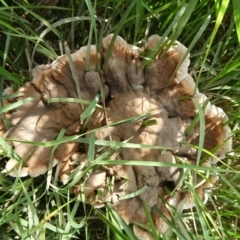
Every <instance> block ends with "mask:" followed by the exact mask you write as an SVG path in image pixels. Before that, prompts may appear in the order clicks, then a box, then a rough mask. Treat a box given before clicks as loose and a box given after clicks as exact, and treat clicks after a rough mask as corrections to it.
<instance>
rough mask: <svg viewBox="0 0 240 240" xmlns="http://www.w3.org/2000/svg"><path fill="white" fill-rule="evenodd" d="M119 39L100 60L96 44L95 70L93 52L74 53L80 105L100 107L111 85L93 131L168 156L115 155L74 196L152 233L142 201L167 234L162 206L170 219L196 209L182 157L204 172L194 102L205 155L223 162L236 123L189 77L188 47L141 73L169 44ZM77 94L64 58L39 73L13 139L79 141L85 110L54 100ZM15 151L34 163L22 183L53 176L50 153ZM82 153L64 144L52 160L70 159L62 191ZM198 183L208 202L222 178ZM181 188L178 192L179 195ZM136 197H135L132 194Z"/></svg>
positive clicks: (178, 47) (83, 160) (27, 148)
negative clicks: (148, 56)
mask: <svg viewBox="0 0 240 240" xmlns="http://www.w3.org/2000/svg"><path fill="white" fill-rule="evenodd" d="M112 40H113V35H108V36H107V37H105V38H104V39H103V41H102V45H101V46H102V49H101V51H100V53H97V52H96V47H95V46H91V48H90V50H91V51H90V57H89V59H90V64H88V65H89V69H88V71H87V72H86V71H85V69H86V59H87V58H86V54H87V48H86V47H83V48H81V49H80V50H79V51H78V52H76V53H74V54H73V55H72V60H73V62H74V66H75V70H76V73H77V77H78V81H79V85H80V89H81V94H82V96H81V97H82V98H83V99H86V100H92V99H93V98H94V96H95V95H96V93H97V92H98V91H99V89H100V83H101V82H102V83H103V84H105V89H106V91H105V95H106V96H107V95H109V96H108V100H107V101H105V102H104V105H105V106H106V109H105V110H104V109H103V108H97V109H96V110H95V112H94V113H93V116H92V118H91V120H90V122H89V123H88V125H87V131H92V130H94V129H97V128H98V130H96V131H95V132H96V138H97V139H98V140H109V141H117V142H122V141H128V142H129V143H134V144H145V145H152V146H161V147H164V149H165V150H164V151H162V150H161V149H160V148H153V147H152V148H137V147H136V148H134V147H133V148H124V147H123V148H120V149H119V150H118V151H116V152H115V153H114V154H110V155H109V157H110V158H111V161H112V165H110V166H100V167H98V168H95V169H93V170H92V172H91V174H90V175H87V176H83V177H82V178H81V180H80V181H79V184H78V186H76V187H75V188H74V192H75V193H76V194H79V192H80V191H81V192H83V193H84V194H85V199H86V201H87V202H88V203H90V204H92V205H93V206H95V207H103V206H104V203H106V202H111V203H112V204H113V206H114V207H115V209H116V210H117V211H118V212H119V213H120V215H121V216H122V217H123V219H124V220H125V221H126V222H127V223H130V222H133V221H135V222H139V223H142V224H147V225H148V219H147V217H146V213H145V210H144V207H143V201H144V202H145V204H146V206H147V208H148V210H149V212H150V214H151V216H152V219H153V222H154V224H155V226H156V229H157V230H158V231H159V232H165V231H166V230H167V229H168V224H167V222H166V220H164V219H163V218H162V217H161V216H160V215H159V214H158V213H157V212H156V211H155V208H158V209H159V211H161V212H162V213H163V215H165V217H166V219H169V220H171V213H170V211H169V209H168V207H169V206H172V207H176V208H178V207H181V208H182V209H188V208H191V207H193V206H194V205H195V202H194V197H193V196H192V194H191V193H190V192H186V191H181V186H180V187H179V184H182V183H181V178H182V176H183V174H184V171H185V170H184V168H178V167H176V166H174V164H176V163H179V159H181V160H182V161H185V162H187V163H188V164H192V165H196V164H197V154H198V152H197V148H196V147H194V146H198V144H199V139H200V135H201V134H203V133H202V130H200V128H201V124H202V122H200V121H196V123H195V124H194V125H193V126H192V123H193V120H194V119H195V120H196V119H197V114H198V108H197V107H196V104H195V102H197V103H198V104H200V105H201V106H203V109H202V112H203V115H204V123H205V131H204V143H203V148H204V149H206V150H208V151H214V153H215V155H216V156H217V157H218V158H224V157H225V155H226V153H227V152H228V151H230V149H231V138H230V136H231V130H230V128H229V127H228V126H226V125H225V122H226V121H227V120H228V118H227V116H226V114H225V113H224V112H223V110H222V109H220V108H218V107H216V106H214V105H211V104H210V103H207V102H206V99H207V98H206V96H205V95H203V94H201V93H199V91H198V89H197V88H196V86H195V83H194V81H193V79H192V77H191V76H190V75H189V74H188V65H189V62H190V61H189V54H188V53H187V48H186V47H184V46H183V45H182V44H180V43H179V42H175V43H174V45H173V46H171V47H169V48H168V49H167V48H163V51H162V52H160V53H159V54H158V55H157V57H156V58H155V59H153V61H152V62H151V63H150V65H149V66H146V67H143V66H142V62H143V58H142V56H143V55H144V52H145V51H148V50H149V49H154V48H156V47H157V46H158V42H159V41H160V40H161V38H160V37H159V36H152V37H151V38H150V39H149V40H148V42H147V43H146V45H145V48H143V49H140V48H138V47H135V46H132V45H129V44H128V43H127V42H126V41H125V40H124V39H122V38H121V37H117V38H116V39H115V41H114V44H113V46H112V48H111V47H110V46H111V42H112ZM96 66H100V69H96ZM76 88H77V84H76V83H75V81H74V78H73V77H72V73H71V70H70V67H69V63H68V60H67V57H66V56H61V57H59V58H58V59H57V60H56V61H55V62H53V63H52V64H51V65H43V66H38V67H37V68H36V69H35V72H34V78H33V81H32V82H31V85H30V86H28V87H27V88H26V90H25V93H24V98H26V97H29V96H35V99H34V100H33V101H32V102H30V103H27V104H25V105H23V106H22V107H20V108H19V109H17V110H16V112H14V113H12V123H13V124H14V127H12V128H11V129H9V130H8V132H7V133H6V134H5V136H6V137H7V138H11V139H19V140H27V141H38V142H43V141H50V140H54V139H56V137H57V136H58V133H59V132H60V130H61V129H62V128H65V129H66V134H67V135H73V134H77V133H79V132H80V130H81V129H82V122H81V121H80V115H81V113H82V111H83V110H84V109H82V108H81V105H80V104H78V103H69V102H66V103H50V104H48V100H49V99H50V98H52V97H54V98H55V97H57V98H60V97H64V98H65V97H68V98H69V97H70V98H78V97H79V96H78V94H77V90H76ZM143 114H146V118H145V119H143V118H139V119H138V120H136V121H128V122H124V123H123V124H115V125H114V124H113V123H116V122H120V121H123V120H125V119H131V118H134V117H136V116H139V115H143ZM146 123H152V124H146ZM107 124H108V126H106V125H107ZM104 126H105V127H104ZM13 145H14V147H15V150H16V152H17V153H18V154H19V155H20V156H21V157H23V158H24V160H25V162H26V164H27V167H25V168H22V169H23V172H22V174H21V175H24V174H27V173H29V174H30V176H38V175H39V174H43V173H44V172H46V170H47V166H48V163H49V161H50V157H51V152H52V148H51V147H49V148H45V147H38V148H35V147H34V146H32V145H28V144H25V143H16V142H13ZM78 147H79V145H78V143H76V142H70V143H64V144H62V145H60V146H59V147H58V148H57V150H56V151H55V153H54V158H53V160H54V163H55V164H56V163H57V162H59V161H62V167H61V171H60V178H61V180H62V181H63V182H64V183H67V182H68V181H69V179H68V177H69V175H70V174H71V173H72V171H75V168H76V166H81V168H77V169H78V171H79V172H78V174H77V175H76V176H75V177H77V176H78V175H79V174H83V170H84V169H85V168H86V167H87V166H88V160H87V155H86V151H84V150H82V151H77V149H78ZM102 151H108V149H105V150H102ZM102 153H103V152H100V153H99V154H102ZM201 158H202V159H204V162H203V163H201V164H202V165H203V166H211V165H212V164H215V163H216V161H217V160H216V159H217V158H213V157H209V156H208V155H207V154H206V153H205V152H203V153H202V155H201ZM123 159H124V160H136V161H146V166H137V165H134V166H128V165H119V164H114V161H115V160H123ZM148 161H155V162H157V163H159V166H157V164H156V166H147V162H148ZM118 163H119V162H118ZM161 163H167V164H169V165H170V167H162V165H161ZM15 164H16V161H15V160H13V159H10V160H9V162H8V163H7V166H6V168H7V170H10V169H11V168H14V165H15ZM12 174H13V173H12ZM14 174H17V172H16V171H15V172H14ZM14 174H13V175H14ZM193 177H194V179H195V182H194V184H195V186H197V187H196V193H197V194H198V195H199V197H200V198H201V199H202V200H204V199H205V195H206V194H205V191H207V190H208V189H209V188H211V187H212V186H213V185H214V183H215V182H216V181H217V175H216V174H213V175H210V176H205V178H202V177H200V176H198V175H197V176H193ZM109 179H112V180H113V183H114V184H113V185H112V186H110V185H109V184H108V183H109ZM177 186H178V189H177V190H176V191H174V192H173V190H174V189H175V188H176V187H177ZM138 190H140V192H139V191H138ZM136 192H137V194H136V195H133V196H132V195H131V194H134V193H136ZM99 193H101V194H99ZM134 232H135V234H136V235H137V236H138V237H139V238H140V239H145V240H147V239H153V236H152V235H151V233H150V232H148V231H146V230H144V229H143V228H140V227H139V226H137V225H134Z"/></svg>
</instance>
